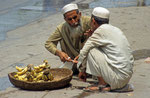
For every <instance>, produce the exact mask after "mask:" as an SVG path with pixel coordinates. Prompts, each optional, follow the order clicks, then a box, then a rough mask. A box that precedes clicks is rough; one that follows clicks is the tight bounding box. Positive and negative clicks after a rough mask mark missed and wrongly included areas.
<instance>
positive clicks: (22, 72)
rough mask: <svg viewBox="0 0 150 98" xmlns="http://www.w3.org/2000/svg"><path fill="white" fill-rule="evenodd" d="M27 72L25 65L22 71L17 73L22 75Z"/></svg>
mask: <svg viewBox="0 0 150 98" xmlns="http://www.w3.org/2000/svg"><path fill="white" fill-rule="evenodd" d="M26 72H27V67H25V68H24V69H23V70H22V71H20V72H17V74H18V75H23V74H25V73H26Z"/></svg>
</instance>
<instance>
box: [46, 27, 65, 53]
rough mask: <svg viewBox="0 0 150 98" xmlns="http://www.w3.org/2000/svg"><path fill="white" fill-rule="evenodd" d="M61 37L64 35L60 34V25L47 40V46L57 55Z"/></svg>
mask: <svg viewBox="0 0 150 98" xmlns="http://www.w3.org/2000/svg"><path fill="white" fill-rule="evenodd" d="M61 39H62V37H61V34H60V27H57V29H56V30H55V32H53V33H52V34H51V36H50V37H49V38H48V40H47V41H46V43H45V48H46V49H47V50H48V51H49V52H51V53H52V54H54V55H56V50H57V44H58V41H60V40H61Z"/></svg>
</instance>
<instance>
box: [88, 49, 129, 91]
mask: <svg viewBox="0 0 150 98" xmlns="http://www.w3.org/2000/svg"><path fill="white" fill-rule="evenodd" d="M86 73H89V74H91V75H94V76H101V77H102V78H103V79H104V81H105V82H106V83H108V84H109V85H110V87H111V89H117V88H122V87H123V86H125V85H126V84H127V83H128V82H129V80H130V78H131V76H124V75H123V74H121V73H120V71H119V70H118V69H116V68H114V67H112V66H111V65H110V64H108V63H107V62H106V59H105V56H104V54H103V52H102V51H101V50H99V49H97V48H93V49H92V50H90V52H89V53H88V57H87V65H86Z"/></svg>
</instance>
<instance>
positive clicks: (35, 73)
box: [14, 60, 54, 82]
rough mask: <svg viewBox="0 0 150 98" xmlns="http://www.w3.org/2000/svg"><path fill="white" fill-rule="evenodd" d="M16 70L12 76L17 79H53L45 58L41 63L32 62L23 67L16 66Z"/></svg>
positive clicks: (31, 80) (35, 80)
mask: <svg viewBox="0 0 150 98" xmlns="http://www.w3.org/2000/svg"><path fill="white" fill-rule="evenodd" d="M16 69H17V71H18V72H16V74H15V75H14V78H16V79H18V80H23V81H28V82H42V81H52V80H53V79H54V77H53V75H52V74H51V72H50V65H49V64H48V61H47V60H44V61H43V64H41V65H38V66H34V65H33V64H28V65H27V66H26V67H25V68H21V67H18V66H16Z"/></svg>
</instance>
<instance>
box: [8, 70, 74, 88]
mask: <svg viewBox="0 0 150 98" xmlns="http://www.w3.org/2000/svg"><path fill="white" fill-rule="evenodd" d="M50 71H51V73H52V74H53V76H54V80H52V81H45V82H27V81H22V80H17V79H15V78H14V75H15V74H16V73H15V72H12V73H9V74H8V77H9V80H10V82H11V83H12V84H13V85H14V86H16V87H19V88H21V89H26V90H52V89H58V88H62V87H65V86H67V85H68V84H69V83H70V81H71V79H72V74H73V72H72V70H70V69H66V68H52V69H50Z"/></svg>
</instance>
